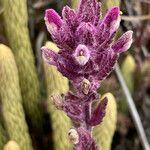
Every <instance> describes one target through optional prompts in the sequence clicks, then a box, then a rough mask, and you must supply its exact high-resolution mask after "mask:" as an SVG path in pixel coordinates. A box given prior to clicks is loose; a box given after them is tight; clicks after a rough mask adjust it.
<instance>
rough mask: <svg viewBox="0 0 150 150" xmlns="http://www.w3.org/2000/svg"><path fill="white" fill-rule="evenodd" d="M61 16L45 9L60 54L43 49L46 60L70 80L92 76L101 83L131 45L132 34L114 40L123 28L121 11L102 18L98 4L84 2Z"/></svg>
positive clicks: (68, 9) (93, 1)
mask: <svg viewBox="0 0 150 150" xmlns="http://www.w3.org/2000/svg"><path fill="white" fill-rule="evenodd" d="M62 16H63V18H62V19H61V17H60V16H59V15H58V14H57V13H56V12H55V11H54V10H52V9H49V10H46V14H45V21H46V25H47V28H48V31H49V32H50V34H52V37H53V39H54V40H55V42H56V43H57V45H58V46H59V48H60V51H59V52H58V54H57V53H55V52H53V51H52V50H49V51H48V49H47V48H42V50H43V56H44V58H45V59H47V62H48V63H50V64H52V65H56V66H57V68H58V70H59V71H60V72H61V73H62V74H63V75H64V76H66V77H67V78H68V79H70V80H73V81H74V80H76V79H77V78H86V79H87V80H89V79H90V77H91V76H92V77H93V82H95V81H96V82H97V81H102V80H103V79H104V78H105V77H107V75H108V74H109V73H110V72H111V71H112V69H113V66H114V65H115V63H116V61H117V59H118V56H119V54H120V53H122V52H124V51H126V50H127V49H128V48H129V47H130V45H131V43H132V31H128V32H127V33H125V34H124V35H123V36H122V37H121V38H120V39H119V40H118V41H117V42H114V41H113V37H114V35H115V32H116V31H117V29H118V28H119V25H120V9H119V8H118V7H113V8H111V9H110V10H109V11H108V13H107V14H106V16H105V17H104V18H103V19H99V18H100V5H99V3H97V2H96V1H95V0H82V1H81V4H80V7H79V8H78V9H77V10H73V9H71V8H69V7H68V6H66V7H64V9H63V12H62ZM45 56H46V57H45ZM50 58H51V59H52V60H53V61H51V62H50V61H49V59H50Z"/></svg>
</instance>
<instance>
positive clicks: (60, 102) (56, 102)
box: [51, 94, 63, 110]
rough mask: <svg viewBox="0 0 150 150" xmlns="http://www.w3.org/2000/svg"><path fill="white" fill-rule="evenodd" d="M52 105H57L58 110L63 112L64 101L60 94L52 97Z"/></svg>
mask: <svg viewBox="0 0 150 150" xmlns="http://www.w3.org/2000/svg"><path fill="white" fill-rule="evenodd" d="M51 99H52V103H53V104H54V105H55V107H56V108H57V109H60V110H62V107H63V99H62V97H61V95H60V94H55V95H52V96H51Z"/></svg>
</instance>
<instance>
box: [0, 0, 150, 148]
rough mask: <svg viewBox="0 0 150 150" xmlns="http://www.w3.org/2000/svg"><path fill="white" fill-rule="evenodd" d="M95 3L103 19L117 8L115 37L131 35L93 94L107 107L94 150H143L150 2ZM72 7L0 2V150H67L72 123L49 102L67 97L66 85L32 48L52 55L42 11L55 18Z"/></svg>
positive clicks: (46, 1) (45, 1)
mask: <svg viewBox="0 0 150 150" xmlns="http://www.w3.org/2000/svg"><path fill="white" fill-rule="evenodd" d="M99 1H100V2H101V3H102V12H103V14H105V13H106V11H107V10H108V9H109V8H110V7H112V6H116V5H117V6H120V8H121V11H122V21H121V26H120V29H119V31H118V34H117V36H120V35H121V34H122V33H124V32H125V31H127V30H133V31H134V37H133V38H134V42H133V44H132V47H131V48H130V50H129V51H128V52H126V53H125V54H123V55H121V57H120V59H119V62H118V65H117V67H116V69H115V70H114V71H113V73H111V75H109V77H108V78H107V79H106V80H105V81H104V82H103V83H102V85H101V87H100V89H99V93H100V94H101V95H104V94H105V95H106V96H108V99H109V103H108V108H107V113H106V117H105V119H104V121H103V123H102V125H100V126H98V127H96V129H95V131H94V135H95V138H96V139H97V142H98V144H99V145H100V147H101V149H102V150H110V149H112V150H150V147H149V144H148V143H150V0H121V1H119V0H99ZM78 3H79V1H78V0H72V1H71V0H0V150H3V149H4V150H19V149H20V150H32V149H34V150H51V149H52V150H53V149H54V150H71V149H73V148H72V146H71V144H70V143H69V142H68V138H67V133H68V130H69V129H70V127H72V124H71V122H70V120H69V118H68V117H67V116H65V114H63V112H60V111H58V110H56V109H55V108H54V107H53V105H52V103H51V101H50V98H49V96H50V95H51V94H53V93H61V94H63V93H65V92H67V91H68V90H69V86H70V84H69V82H68V81H67V79H66V78H64V77H62V75H61V74H60V73H59V72H58V71H57V70H56V68H55V67H52V66H49V65H47V64H45V63H44V62H43V60H42V57H41V51H40V48H41V47H42V46H43V45H45V44H46V45H47V46H48V47H50V48H53V49H55V50H56V51H58V50H59V49H58V48H57V47H56V45H55V44H54V43H52V39H51V37H50V35H49V33H48V32H47V30H46V26H45V22H44V12H45V10H46V9H48V8H53V9H55V10H56V11H57V12H58V13H59V14H60V15H61V11H62V9H63V7H64V6H65V5H69V6H70V7H72V8H76V7H77V5H78ZM116 38H117V37H116ZM108 92H109V93H108ZM139 119H140V120H139Z"/></svg>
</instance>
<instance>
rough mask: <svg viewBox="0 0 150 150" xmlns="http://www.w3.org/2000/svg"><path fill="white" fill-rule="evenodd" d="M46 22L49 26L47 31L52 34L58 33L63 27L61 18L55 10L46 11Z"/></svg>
mask: <svg viewBox="0 0 150 150" xmlns="http://www.w3.org/2000/svg"><path fill="white" fill-rule="evenodd" d="M44 20H45V24H46V26H47V30H48V31H49V32H50V33H51V34H53V33H55V32H57V29H59V28H60V27H61V26H62V19H61V17H60V16H59V15H58V13H57V12H56V11H55V10H53V9H48V10H46V12H45V17H44Z"/></svg>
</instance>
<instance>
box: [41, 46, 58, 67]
mask: <svg viewBox="0 0 150 150" xmlns="http://www.w3.org/2000/svg"><path fill="white" fill-rule="evenodd" d="M41 50H42V56H43V59H44V60H45V61H46V62H47V63H48V64H50V65H55V66H56V64H57V59H58V54H57V53H55V52H54V51H52V50H50V49H48V48H47V47H42V48H41Z"/></svg>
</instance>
